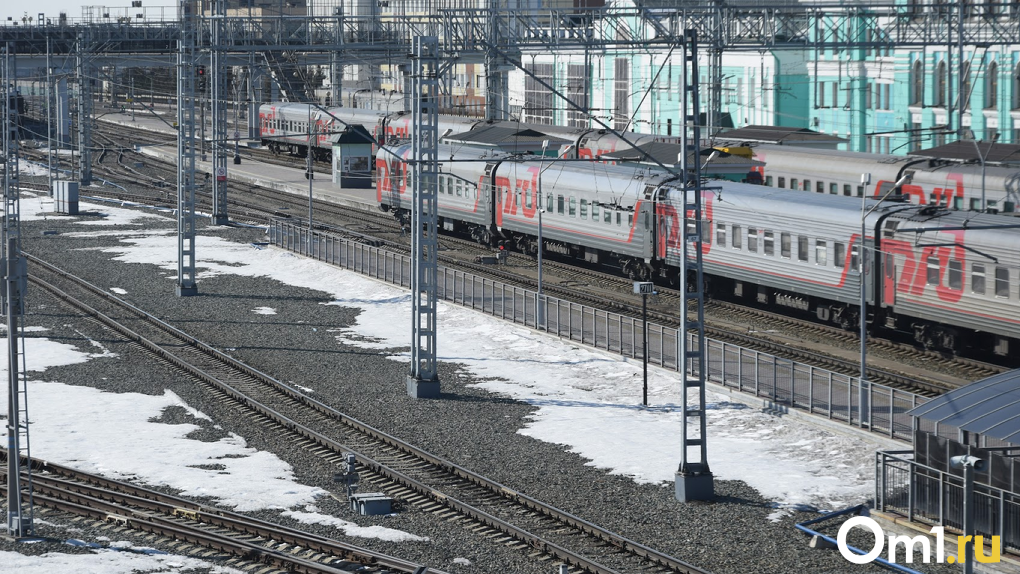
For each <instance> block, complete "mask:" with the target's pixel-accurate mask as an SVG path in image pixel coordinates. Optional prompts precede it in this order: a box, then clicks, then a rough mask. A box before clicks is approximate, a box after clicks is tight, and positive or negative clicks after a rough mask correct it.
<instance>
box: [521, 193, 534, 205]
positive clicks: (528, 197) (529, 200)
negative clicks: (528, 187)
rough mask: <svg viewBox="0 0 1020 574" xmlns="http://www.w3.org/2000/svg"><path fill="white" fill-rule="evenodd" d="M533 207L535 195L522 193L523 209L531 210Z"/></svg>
mask: <svg viewBox="0 0 1020 574" xmlns="http://www.w3.org/2000/svg"><path fill="white" fill-rule="evenodd" d="M534 206H535V194H534V193H528V192H524V207H527V208H528V209H531V208H532V207H534Z"/></svg>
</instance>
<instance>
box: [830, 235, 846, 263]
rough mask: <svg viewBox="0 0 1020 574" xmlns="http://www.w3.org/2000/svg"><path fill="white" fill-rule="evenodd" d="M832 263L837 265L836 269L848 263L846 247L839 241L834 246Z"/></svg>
mask: <svg viewBox="0 0 1020 574" xmlns="http://www.w3.org/2000/svg"><path fill="white" fill-rule="evenodd" d="M832 262H833V263H835V264H836V267H840V268H842V267H843V264H844V263H845V262H846V245H844V244H842V243H840V242H838V241H837V242H836V243H834V244H833V261H832Z"/></svg>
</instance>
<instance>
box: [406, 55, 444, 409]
mask: <svg viewBox="0 0 1020 574" xmlns="http://www.w3.org/2000/svg"><path fill="white" fill-rule="evenodd" d="M412 57H413V59H414V61H413V69H412V76H411V95H412V98H411V101H412V102H413V104H412V105H413V108H412V111H411V117H412V121H413V122H414V126H415V130H414V137H413V138H412V139H411V150H412V151H411V154H412V159H411V161H412V166H413V168H412V169H413V170H414V171H413V178H412V179H413V182H414V183H413V187H412V199H411V324H412V327H411V373H410V374H409V375H408V377H407V393H408V394H409V395H410V396H412V397H415V398H428V397H436V396H438V395H439V376H438V374H437V372H436V270H437V268H438V246H439V243H438V238H437V233H438V221H437V217H436V208H437V206H436V204H437V197H436V185H437V181H438V179H437V173H438V172H439V163H438V161H437V160H438V155H439V151H438V147H437V146H438V143H439V139H438V135H439V134H438V127H437V123H438V119H439V118H438V110H437V109H436V107H437V105H438V97H439V78H437V77H436V73H437V71H438V70H439V40H438V39H437V38H436V37H435V36H416V37H415V38H414V51H413V54H412Z"/></svg>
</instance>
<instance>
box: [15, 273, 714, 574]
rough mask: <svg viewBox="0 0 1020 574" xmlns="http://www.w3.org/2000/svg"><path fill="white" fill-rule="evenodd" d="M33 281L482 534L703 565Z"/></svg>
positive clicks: (259, 414)
mask: <svg viewBox="0 0 1020 574" xmlns="http://www.w3.org/2000/svg"><path fill="white" fill-rule="evenodd" d="M28 257H29V265H30V273H29V276H30V280H31V281H32V282H33V283H35V284H36V285H38V286H39V287H41V288H43V289H45V290H47V291H48V292H50V293H52V294H53V295H54V296H55V297H58V298H59V299H60V300H61V301H63V302H65V303H66V304H68V305H70V306H72V307H74V308H76V309H78V310H79V311H80V312H81V313H83V314H85V315H87V316H89V317H92V318H94V319H95V320H98V321H100V322H101V323H103V324H105V325H107V326H108V327H110V328H111V329H114V330H116V331H117V332H119V333H120V334H121V335H123V336H124V337H127V338H128V339H130V340H132V341H134V342H135V343H136V344H138V345H140V346H142V347H143V348H145V349H146V350H148V351H149V352H150V353H152V354H154V355H156V356H157V357H159V358H160V359H161V360H163V361H166V362H168V363H170V364H171V365H173V366H174V367H175V368H177V369H180V370H181V371H184V372H185V373H187V374H188V375H190V376H192V377H194V378H195V379H197V380H199V381H201V382H202V383H203V384H204V385H205V386H206V387H207V388H208V389H209V390H210V391H211V393H212V394H213V395H214V396H215V397H216V398H217V399H218V400H220V401H224V402H227V403H230V404H231V405H233V406H235V407H236V408H241V409H244V411H245V412H246V413H247V414H248V415H249V416H251V417H252V418H253V419H255V420H257V421H259V422H260V423H261V424H262V425H264V426H265V427H266V429H267V432H271V433H274V434H275V435H277V436H283V437H289V438H290V440H291V441H292V442H293V443H294V444H295V445H299V446H300V447H302V448H305V449H307V450H308V451H310V452H312V453H314V454H315V455H316V456H319V457H321V458H322V459H323V460H324V461H326V462H327V463H329V464H331V465H333V466H334V467H337V468H340V465H341V464H342V463H343V462H344V461H345V458H346V455H347V454H348V453H351V454H354V455H355V456H356V457H357V460H358V463H359V465H360V468H361V469H362V472H361V478H362V480H363V482H368V483H371V484H373V488H374V489H378V490H381V491H383V492H386V493H387V494H389V495H390V496H392V497H394V498H395V499H397V500H400V501H403V503H405V504H410V505H413V506H416V507H418V508H420V509H422V510H423V511H426V512H432V513H436V514H437V515H438V516H439V517H441V518H447V517H448V516H449V515H450V514H451V513H455V514H457V515H460V516H461V517H463V518H464V519H465V520H464V524H465V526H467V527H468V528H470V529H471V530H473V531H475V532H476V533H478V534H479V535H482V536H493V537H501V538H502V539H505V541H506V543H507V544H508V545H514V546H519V547H520V548H522V549H528V550H529V551H537V552H540V553H542V554H545V555H548V556H549V557H551V558H553V559H555V560H558V561H561V562H563V563H565V564H568V565H569V567H570V568H571V571H573V572H590V573H593V574H614V573H622V572H638V571H640V572H651V573H655V572H679V573H690V574H694V573H704V572H705V571H704V570H702V569H700V568H697V567H695V566H692V565H690V564H687V563H685V562H683V561H682V560H680V559H677V558H674V557H672V556H668V555H666V554H663V553H660V552H658V551H656V550H654V549H652V548H648V547H646V546H644V545H642V544H640V543H638V542H635V541H633V540H629V539H627V538H625V537H623V536H620V535H618V534H615V533H612V532H609V531H608V530H605V529H603V528H601V527H599V526H598V525H595V524H592V523H589V522H587V521H585V520H583V519H582V518H580V517H577V516H573V515H571V514H570V513H567V512H565V511H563V510H560V509H557V508H554V507H551V506H549V505H547V504H544V503H542V502H541V501H539V500H536V499H534V498H531V497H529V496H527V495H526V494H524V493H522V492H518V491H516V490H514V489H511V488H509V487H507V486H504V485H502V484H499V483H497V482H495V481H492V480H489V479H487V478H485V477H483V476H480V475H478V474H476V473H474V472H472V471H470V470H468V469H466V468H463V467H461V466H458V465H456V464H453V463H451V462H449V461H446V460H444V459H441V458H439V457H436V456H434V455H432V454H430V453H428V452H425V451H423V450H421V449H418V448H416V447H415V446H413V445H410V444H408V443H405V442H403V441H401V440H399V439H397V438H396V437H393V436H391V435H388V434H386V433H383V432H381V431H379V430H377V429H374V428H372V427H370V426H368V425H366V424H364V423H361V422H359V421H357V420H356V419H353V418H351V417H349V416H347V415H345V414H343V413H341V412H339V411H337V410H335V409H333V408H332V407H330V406H328V405H326V404H323V403H321V402H319V401H317V400H315V399H312V398H310V397H308V396H307V395H305V394H304V393H302V392H300V391H298V390H296V389H295V388H293V387H291V386H290V385H287V384H284V383H282V382H280V381H277V380H275V379H273V378H272V377H270V376H269V375H266V374H264V373H261V372H259V371H257V370H255V369H253V368H251V367H249V366H247V365H244V364H242V363H240V362H238V361H236V360H234V359H232V358H231V357H229V356H227V355H225V354H224V353H222V352H219V351H217V350H215V349H213V348H211V347H209V346H208V345H206V344H204V343H202V342H201V341H199V340H197V339H195V338H193V337H191V336H189V335H187V334H185V333H183V332H181V331H179V330H177V329H175V328H174V327H172V326H170V325H168V324H166V323H164V322H163V321H161V320H159V319H158V318H156V317H154V316H152V315H149V314H148V313H146V312H144V311H143V310H141V309H137V308H135V307H133V306H131V305H130V304H128V303H126V302H125V301H123V300H121V299H120V298H118V297H116V296H114V295H112V294H110V293H108V292H106V291H104V290H102V289H100V288H98V287H95V286H93V285H91V284H89V283H87V282H85V281H83V280H81V279H79V278H77V277H74V276H72V275H70V274H68V273H65V272H63V271H61V270H59V269H57V268H55V267H53V266H51V265H48V264H47V263H45V262H43V261H40V260H38V259H36V258H34V257H32V256H30V255H29V256H28Z"/></svg>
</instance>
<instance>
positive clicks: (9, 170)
mask: <svg viewBox="0 0 1020 574" xmlns="http://www.w3.org/2000/svg"><path fill="white" fill-rule="evenodd" d="M17 76H18V74H17V67H16V64H15V63H14V56H13V55H12V54H11V45H10V44H9V43H8V44H6V45H5V47H4V54H3V76H2V77H3V104H4V105H3V125H2V128H3V132H4V133H3V146H4V159H5V161H4V182H3V192H4V219H3V223H2V227H3V233H2V239H0V242H2V245H3V247H2V250H3V261H4V290H3V303H4V305H3V307H4V313H6V314H7V532H8V533H9V534H10V535H11V536H16V537H22V536H26V535H28V534H31V532H32V479H31V474H30V470H31V466H27V465H26V466H25V467H22V466H21V457H22V455H24V456H25V457H28V456H29V455H30V452H29V450H28V410H27V408H28V401H27V398H28V397H27V394H26V390H25V386H24V384H23V383H24V381H22V380H21V369H20V368H19V362H20V358H21V353H20V352H19V351H20V349H21V342H22V337H21V330H20V329H21V316H22V315H23V314H24V312H25V306H24V299H23V297H24V294H25V286H26V285H27V280H26V277H25V273H26V265H25V259H24V257H23V256H22V255H21V245H20V240H21V237H20V225H21V221H20V220H21V213H20V211H21V207H20V203H19V201H18V200H19V197H18V195H19V194H18V168H19V165H18V108H17V81H16V80H17Z"/></svg>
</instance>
